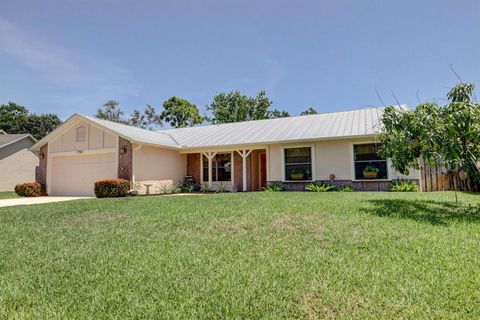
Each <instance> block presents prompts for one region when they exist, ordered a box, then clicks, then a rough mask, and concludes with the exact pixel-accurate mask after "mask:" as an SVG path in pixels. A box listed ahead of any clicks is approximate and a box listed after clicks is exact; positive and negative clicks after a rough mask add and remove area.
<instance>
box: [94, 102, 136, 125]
mask: <svg viewBox="0 0 480 320" xmlns="http://www.w3.org/2000/svg"><path fill="white" fill-rule="evenodd" d="M119 104H120V102H118V101H117V100H108V101H107V102H105V103H104V104H103V106H102V108H99V109H97V114H96V115H95V117H97V118H99V119H103V120H108V121H113V122H118V123H123V124H127V123H128V121H127V120H125V119H124V117H123V116H124V114H125V113H124V112H123V111H122V110H121V109H120V107H119V106H118V105H119Z"/></svg>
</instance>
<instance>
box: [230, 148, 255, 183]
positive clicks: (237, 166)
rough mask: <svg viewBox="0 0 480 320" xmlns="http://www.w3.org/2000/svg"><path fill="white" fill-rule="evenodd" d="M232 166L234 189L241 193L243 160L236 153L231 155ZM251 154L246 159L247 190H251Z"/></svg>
mask: <svg viewBox="0 0 480 320" xmlns="http://www.w3.org/2000/svg"><path fill="white" fill-rule="evenodd" d="M233 165H234V172H233V173H234V183H235V185H234V188H235V189H236V190H237V191H243V158H242V156H241V155H239V154H238V152H236V151H235V152H234V153H233ZM251 166H252V154H250V155H249V156H248V157H247V190H248V191H251V190H252V174H251V172H252V170H251Z"/></svg>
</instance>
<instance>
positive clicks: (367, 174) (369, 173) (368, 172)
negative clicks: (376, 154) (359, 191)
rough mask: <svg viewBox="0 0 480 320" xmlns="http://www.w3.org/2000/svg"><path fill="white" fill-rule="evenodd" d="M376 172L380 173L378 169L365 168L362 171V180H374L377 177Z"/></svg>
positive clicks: (372, 167)
mask: <svg viewBox="0 0 480 320" xmlns="http://www.w3.org/2000/svg"><path fill="white" fill-rule="evenodd" d="M378 172H380V169H378V168H377V167H374V166H366V167H365V168H364V169H363V178H365V179H376V178H377V176H378Z"/></svg>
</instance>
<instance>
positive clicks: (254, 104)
mask: <svg viewBox="0 0 480 320" xmlns="http://www.w3.org/2000/svg"><path fill="white" fill-rule="evenodd" d="M271 105H272V101H271V100H270V99H269V98H268V97H267V95H266V94H265V91H260V92H259V93H258V94H257V95H256V96H255V97H249V96H245V95H242V94H241V93H240V91H238V90H237V91H231V92H229V93H219V94H217V95H216V96H214V97H213V101H212V102H211V103H210V104H209V105H207V107H206V108H207V110H208V111H210V112H211V114H212V115H211V116H210V117H207V120H208V121H209V122H210V123H214V124H215V123H228V122H240V121H249V120H260V119H271V118H278V117H285V116H289V115H288V113H287V112H285V111H280V110H277V109H270V107H271Z"/></svg>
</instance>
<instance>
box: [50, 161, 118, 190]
mask: <svg viewBox="0 0 480 320" xmlns="http://www.w3.org/2000/svg"><path fill="white" fill-rule="evenodd" d="M115 167H116V161H115V154H114V153H111V154H100V155H79V156H68V157H53V158H52V166H51V170H52V182H51V183H52V192H51V193H52V195H93V194H94V192H93V188H94V183H95V181H97V180H99V179H109V178H116V177H117V173H116V170H115Z"/></svg>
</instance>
